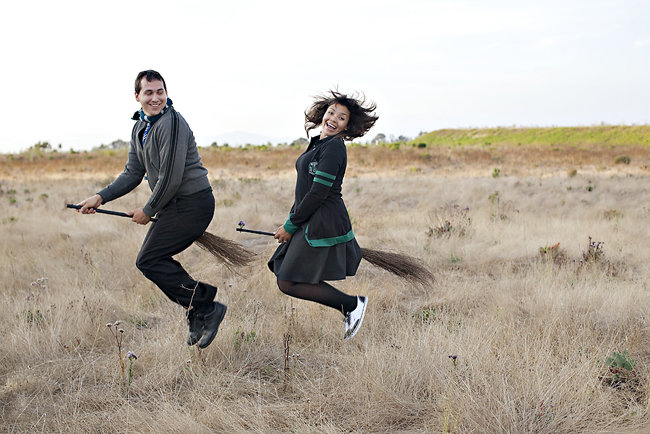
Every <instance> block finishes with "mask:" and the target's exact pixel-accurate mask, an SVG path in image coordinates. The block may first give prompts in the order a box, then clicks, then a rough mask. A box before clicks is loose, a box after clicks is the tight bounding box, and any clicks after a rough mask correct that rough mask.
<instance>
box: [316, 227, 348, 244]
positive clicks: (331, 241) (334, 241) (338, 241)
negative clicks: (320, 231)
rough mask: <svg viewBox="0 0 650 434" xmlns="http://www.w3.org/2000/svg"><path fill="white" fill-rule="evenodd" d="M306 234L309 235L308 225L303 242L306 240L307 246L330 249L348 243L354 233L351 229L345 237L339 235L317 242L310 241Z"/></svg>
mask: <svg viewBox="0 0 650 434" xmlns="http://www.w3.org/2000/svg"><path fill="white" fill-rule="evenodd" d="M308 233H309V225H307V227H306V228H305V240H307V244H309V245H310V246H311V247H331V246H335V245H337V244H341V243H347V242H348V241H350V240H352V239H353V238H354V232H353V231H352V229H350V232H348V233H347V234H345V235H339V236H338V237H331V238H321V239H318V240H310V239H309V236H308Z"/></svg>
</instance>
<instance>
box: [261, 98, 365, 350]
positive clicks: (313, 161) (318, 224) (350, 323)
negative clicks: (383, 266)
mask: <svg viewBox="0 0 650 434" xmlns="http://www.w3.org/2000/svg"><path fill="white" fill-rule="evenodd" d="M375 109H376V105H375V104H373V103H369V104H366V101H365V98H363V97H361V98H359V97H351V96H347V95H345V94H342V93H339V92H337V91H330V92H329V94H326V95H323V96H319V97H316V99H315V100H314V103H313V104H312V105H311V107H310V108H309V109H307V111H305V132H306V133H307V135H309V132H310V131H311V130H313V129H314V128H317V127H318V126H320V128H321V131H320V134H319V135H316V136H314V137H312V138H311V141H310V143H309V146H308V147H307V150H306V151H305V152H304V153H303V154H302V155H300V157H298V160H297V161H296V171H297V180H296V189H295V201H294V203H293V206H292V207H291V211H290V213H289V217H288V219H287V221H286V223H284V225H282V226H280V227H279V228H278V229H277V231H276V232H275V235H274V236H275V238H276V239H277V240H278V242H279V243H281V244H280V245H279V246H278V248H277V249H276V251H275V253H274V254H273V256H272V257H271V259H270V260H269V262H268V266H269V268H270V269H271V271H273V272H274V273H275V275H276V276H277V281H278V287H279V288H280V291H282V292H283V293H285V294H287V295H290V296H292V297H296V298H300V299H303V300H310V301H314V302H316V303H319V304H322V305H325V306H329V307H331V308H333V309H336V310H337V311H339V312H341V313H342V314H343V316H344V320H345V335H344V339H345V340H347V339H350V338H351V337H353V336H354V335H355V334H356V333H357V332H358V331H359V328H360V327H361V323H362V322H363V317H364V315H365V312H366V306H367V304H368V298H367V297H365V296H360V295H356V296H354V295H347V294H345V293H343V292H341V291H339V290H338V289H336V288H335V287H333V286H332V285H330V284H329V283H326V281H331V280H343V279H345V278H346V276H354V275H355V273H356V271H357V268H358V267H359V263H360V262H361V259H362V251H361V248H360V247H359V244H357V241H356V239H355V237H354V232H353V231H352V224H351V222H350V217H349V215H348V211H347V208H346V207H345V203H344V202H343V198H342V196H341V186H342V184H343V177H344V176H345V169H346V167H347V151H346V148H345V143H344V140H352V139H355V138H357V137H362V136H363V135H364V134H366V133H367V132H368V130H370V128H371V127H372V126H373V125H374V124H375V122H376V121H377V119H378V117H377V116H375V115H374V111H375Z"/></svg>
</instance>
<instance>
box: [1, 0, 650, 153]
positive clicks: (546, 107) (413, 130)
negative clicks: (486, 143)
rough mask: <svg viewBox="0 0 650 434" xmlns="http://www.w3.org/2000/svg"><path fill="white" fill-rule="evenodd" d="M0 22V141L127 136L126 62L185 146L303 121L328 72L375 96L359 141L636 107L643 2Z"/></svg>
mask: <svg viewBox="0 0 650 434" xmlns="http://www.w3.org/2000/svg"><path fill="white" fill-rule="evenodd" d="M0 38H1V40H2V44H1V45H0V52H1V53H2V66H1V67H0V83H1V86H2V93H1V94H0V95H1V97H2V104H1V105H0V116H1V119H2V128H1V129H0V152H16V151H20V150H24V149H26V148H28V147H29V146H31V145H33V144H35V143H36V142H38V141H49V142H50V143H52V145H54V146H55V147H56V146H58V144H59V143H61V144H62V145H63V149H70V148H71V147H72V148H74V149H76V150H82V149H90V148H93V147H96V146H99V145H100V144H102V143H109V142H111V141H113V140H115V139H123V140H128V138H129V136H130V131H131V127H132V125H133V121H131V120H130V116H131V115H132V114H133V112H134V111H135V110H136V109H137V108H139V106H138V104H137V102H136V101H135V99H134V96H133V81H134V78H135V75H136V74H137V73H138V71H140V70H143V69H156V70H158V71H159V72H161V73H162V74H163V76H164V77H165V80H166V82H167V87H168V92H169V96H170V97H171V98H172V99H173V101H174V105H175V107H176V109H177V110H178V111H179V112H181V113H182V114H183V115H184V116H185V118H186V119H187V120H188V122H189V124H190V126H191V128H192V129H193V130H194V133H195V136H196V138H197V142H198V143H199V145H201V146H207V145H209V144H210V143H211V142H212V141H214V140H217V141H218V142H219V143H220V144H221V143H223V141H224V140H226V141H228V140H229V141H231V144H234V143H233V141H236V139H234V138H233V137H235V136H233V135H232V133H234V132H239V133H242V132H245V133H247V134H250V136H247V137H253V138H256V139H257V140H258V141H260V142H262V141H266V140H271V141H272V142H274V143H276V142H278V141H292V140H294V139H296V138H298V137H301V136H304V130H303V111H304V109H305V108H306V107H307V105H308V104H309V103H310V100H311V96H313V95H315V94H318V93H321V92H323V91H326V90H327V89H329V88H334V87H338V88H339V90H341V91H345V92H352V91H363V92H364V93H365V94H366V95H367V96H368V97H369V98H370V99H372V100H374V101H375V102H376V103H377V105H378V114H379V116H380V120H379V121H378V122H377V124H376V126H375V128H374V129H373V130H371V131H370V133H369V134H368V137H366V138H364V139H367V140H370V139H371V138H372V137H374V135H376V134H378V133H384V134H386V135H387V136H389V135H391V134H392V135H395V136H399V135H405V136H409V137H414V136H416V135H417V134H418V133H419V132H420V131H431V130H435V129H440V128H457V127H484V126H488V127H491V126H512V125H516V126H553V125H557V126H566V125H594V124H599V123H601V122H605V123H609V124H647V123H650V86H649V79H650V2H648V1H647V0H643V1H641V0H620V1H603V0H588V1H587V0H584V1H583V0H557V1H556V0H551V1H525V0H520V1H505V0H496V1H489V0H486V1H473V0H458V1H425V0H394V1H393V0H346V1H339V0H331V1H319V2H313V1H305V0H295V1H294V0H290V1H282V0H278V1H274V2H271V1H261V0H249V1H244V2H238V1H232V0H231V1H228V2H222V1H207V0H205V1H204V0H186V1H183V2H180V1H164V0H163V1H156V2H135V1H122V0H114V1H106V2H95V1H89V0H83V1H66V0H61V1H58V2H55V1H31V0H22V1H9V0H0ZM253 135H256V136H253ZM364 139H362V140H364Z"/></svg>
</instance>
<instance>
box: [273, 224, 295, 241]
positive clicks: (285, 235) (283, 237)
mask: <svg viewBox="0 0 650 434" xmlns="http://www.w3.org/2000/svg"><path fill="white" fill-rule="evenodd" d="M273 238H275V239H276V240H278V243H286V242H287V241H289V240H290V239H291V234H290V233H289V232H287V231H285V230H284V226H280V227H279V228H278V230H277V231H275V234H274V235H273Z"/></svg>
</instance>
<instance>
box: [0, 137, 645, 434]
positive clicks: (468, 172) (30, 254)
mask: <svg viewBox="0 0 650 434" xmlns="http://www.w3.org/2000/svg"><path fill="white" fill-rule="evenodd" d="M245 152H248V153H247V154H245ZM297 152H299V151H298V150H296V149H292V148H285V149H278V150H272V151H255V152H251V151H243V152H240V151H230V152H229V153H226V152H221V151H208V152H204V162H205V163H206V165H207V166H208V168H209V170H210V174H211V180H212V184H213V188H214V193H215V197H216V199H217V203H218V207H217V210H216V212H215V218H214V220H213V222H212V224H211V226H210V228H209V229H208V230H209V231H210V232H212V233H215V234H218V235H220V236H224V237H227V238H231V239H233V240H236V241H238V242H240V243H242V244H243V245H244V246H246V247H247V248H249V249H252V250H254V251H255V252H257V253H259V256H258V258H257V259H256V261H255V263H254V265H252V266H250V267H247V268H245V269H241V270H239V274H237V273H232V272H231V271H229V270H228V269H227V268H225V267H224V266H222V265H219V264H217V263H215V261H214V260H213V258H212V256H211V255H209V254H208V253H206V252H205V251H203V250H201V249H199V248H198V247H196V246H193V247H191V248H190V249H188V250H187V251H186V252H184V253H183V254H181V255H179V257H178V259H179V260H180V261H181V262H182V263H183V264H184V265H185V266H186V267H187V269H188V270H189V271H190V272H191V274H192V275H193V276H195V277H196V278H199V279H205V280H207V281H210V282H213V283H215V284H217V285H218V286H219V293H218V295H217V297H218V300H220V301H222V302H224V303H226V304H227V305H228V307H229V309H228V314H227V316H226V319H225V320H224V323H223V325H222V328H221V330H220V331H219V334H218V335H217V338H216V339H215V341H214V343H213V344H212V345H211V346H210V347H209V348H208V349H207V350H205V351H203V352H201V353H199V352H198V351H197V349H196V348H195V347H188V346H187V345H185V338H186V332H187V330H186V324H185V321H184V316H183V311H182V309H180V308H179V307H177V306H176V305H173V304H172V303H170V302H169V301H168V300H167V299H166V298H165V297H164V295H163V294H162V293H161V292H160V291H159V290H158V289H157V288H156V287H155V286H154V285H153V284H152V283H150V282H149V281H147V280H146V279H145V278H144V277H143V276H142V275H141V274H140V272H139V271H138V270H137V269H136V268H135V265H134V261H135V257H136V255H137V251H138V249H139V246H140V243H141V241H142V238H143V237H144V234H145V230H146V228H143V227H141V226H138V225H135V224H132V223H131V222H130V221H129V220H128V219H122V218H119V217H111V216H106V215H92V216H82V215H80V214H77V213H75V212H74V211H72V210H68V209H64V206H63V205H64V203H65V202H76V201H79V200H81V199H83V198H85V197H87V196H88V195H89V194H91V193H93V192H95V191H97V190H98V189H99V188H101V187H102V186H103V184H104V183H105V182H106V181H108V180H110V179H109V178H111V177H112V176H114V175H115V174H116V173H117V172H119V171H120V170H121V167H122V166H123V164H124V155H119V153H118V155H115V156H112V157H111V156H109V155H100V154H96V155H95V156H94V157H93V158H88V156H87V155H86V156H84V155H83V154H78V155H75V156H69V157H70V158H61V159H48V158H46V157H44V158H41V159H39V158H36V159H34V160H32V162H29V161H28V159H23V160H16V159H14V160H13V161H12V160H10V159H9V158H8V157H3V160H2V164H0V202H1V203H2V207H1V208H0V224H1V227H2V234H3V236H2V242H1V244H0V255H1V257H2V260H1V264H2V267H1V268H0V282H1V283H0V284H1V285H2V292H1V296H0V297H1V299H0V301H1V302H2V303H3V306H4V308H3V310H2V315H0V327H1V328H2V334H1V336H2V339H3V341H4V345H2V348H1V349H0V357H1V358H2V364H1V365H0V379H1V383H0V386H1V387H2V389H1V392H0V404H1V405H2V411H1V412H0V425H1V426H2V427H3V428H4V431H9V432H12V431H17V432H24V431H28V432H33V431H39V432H40V431H43V432H62V431H65V432H331V433H334V432H348V431H355V432H414V431H415V432H622V431H625V432H631V431H638V432H643V431H644V430H647V429H648V393H647V388H648V379H649V378H648V376H649V370H648V363H649V362H650V350H648V348H649V346H648V344H649V343H650V342H649V341H650V340H649V337H650V335H649V331H650V330H649V328H648V323H647V321H648V313H649V312H648V306H650V303H649V302H650V296H649V294H648V289H649V288H648V282H649V281H650V271H649V266H648V264H649V263H650V249H648V245H650V235H649V234H650V232H649V231H648V230H647V226H648V221H649V219H650V206H649V205H648V204H649V203H650V200H649V199H650V197H649V193H648V170H647V165H648V157H647V152H646V153H645V154H644V153H643V152H642V151H641V150H638V152H637V150H635V149H631V148H628V149H626V150H625V151H624V152H623V153H625V154H627V155H629V156H630V157H631V163H630V164H615V162H614V159H615V158H616V156H617V155H619V153H620V150H609V151H607V150H594V151H593V153H592V152H590V151H589V150H582V151H579V153H577V152H578V151H575V152H569V151H567V153H565V154H563V155H564V158H561V157H560V154H558V153H557V152H558V151H552V150H542V149H539V150H535V149H528V152H523V151H519V150H518V149H514V150H513V151H511V152H513V153H511V152H509V151H507V150H499V149H496V150H491V151H489V150H485V149H471V148H470V149H453V150H452V149H447V150H443V149H438V150H433V149H426V150H424V151H422V150H417V149H401V150H399V151H391V150H387V149H384V148H374V147H371V148H351V149H350V162H349V167H350V169H349V176H348V177H347V178H346V181H345V183H344V197H345V199H346V203H347V205H348V208H349V210H350V214H351V216H352V219H353V224H354V227H355V233H356V234H357V237H358V240H359V244H360V245H361V246H362V247H367V248H378V249H392V250H396V251H402V252H406V253H409V254H411V255H413V256H416V257H419V258H421V259H422V260H423V261H424V262H425V263H426V264H427V265H428V266H430V267H431V269H432V270H433V271H434V273H435V276H436V283H435V284H434V285H433V286H432V287H430V288H421V287H416V286H411V285H410V284H408V283H406V282H404V281H402V280H399V279H397V278H394V277H393V276H391V275H389V274H387V273H386V272H384V271H382V270H379V269H377V268H373V267H372V266H370V265H369V264H368V263H367V262H362V265H361V267H360V270H359V273H358V274H357V276H355V277H354V278H350V279H348V280H346V281H344V282H340V283H338V284H337V286H338V287H340V288H341V289H342V290H344V291H347V292H349V293H353V294H356V293H358V294H365V295H367V296H369V300H370V302H369V307H368V313H367V316H366V319H365V321H364V325H363V327H362V329H361V330H360V332H359V334H358V335H357V336H356V337H355V338H354V339H352V340H351V341H348V342H345V343H344V342H343V340H342V336H343V331H344V330H343V324H342V321H341V318H340V315H339V314H337V313H336V312H334V311H333V310H331V309H327V308H324V307H320V306H318V305H315V304H312V303H308V302H305V301H301V300H292V299H290V298H288V297H286V296H285V295H283V294H281V293H280V292H279V291H278V290H277V288H276V286H275V283H274V278H273V277H274V276H273V275H272V273H270V272H269V271H268V269H267V268H266V260H267V258H268V257H269V256H270V254H271V253H272V251H273V249H274V247H275V245H274V243H273V241H272V240H271V239H269V237H264V236H254V235H248V234H241V233H238V232H236V231H235V227H236V225H237V222H239V220H241V219H243V220H245V221H246V224H247V227H249V228H252V229H261V230H269V231H272V230H274V229H275V228H276V227H277V226H278V225H280V224H281V223H283V221H284V219H285V217H286V213H287V211H288V207H289V206H290V205H291V201H292V195H293V191H292V190H293V182H294V176H293V172H292V168H291V166H292V164H293V161H294V160H295V158H296V156H297V155H296V153H297ZM424 152H428V153H429V154H430V156H429V157H426V158H423V157H422V154H423V153H424ZM607 152H609V153H607ZM244 154H245V156H244ZM497 156H498V157H499V158H497ZM496 167H498V168H500V169H501V170H500V174H499V176H498V177H493V176H492V175H493V173H494V168H496ZM574 169H575V170H576V173H575V174H574V173H572V172H571V171H572V170H574ZM147 195H148V191H147V189H146V187H145V186H141V187H139V189H138V190H137V191H136V192H134V193H132V194H131V195H128V196H126V197H124V198H121V199H119V200H117V201H115V202H114V203H111V204H109V205H107V206H106V208H107V209H114V210H129V209H131V208H133V207H136V206H138V205H140V204H141V203H142V202H143V201H144V200H145V199H146V197H147ZM589 237H592V238H593V240H594V241H602V242H604V245H603V246H602V247H603V251H604V256H598V257H597V259H595V260H587V261H585V260H584V255H585V253H588V252H589V246H588V240H589ZM558 242H559V243H560V245H559V246H558V247H557V248H556V249H557V250H556V251H561V254H562V258H563V260H562V261H555V262H554V261H553V260H552V258H551V259H549V258H545V257H542V256H541V255H540V248H544V247H546V248H550V247H551V246H554V245H555V244H556V243H558ZM587 258H589V256H588V255H587ZM116 320H120V321H121V324H120V327H121V328H122V329H123V330H124V333H123V345H122V346H123V349H122V351H123V356H125V355H126V351H134V352H135V353H136V354H137V355H138V356H139V359H138V360H136V361H134V363H133V375H132V379H131V383H130V385H129V384H128V381H127V382H126V383H125V382H124V381H123V380H122V376H121V369H120V364H119V359H118V352H117V347H116V344H115V340H114V338H113V336H112V335H111V333H110V331H109V329H108V328H107V327H106V324H107V323H113V322H115V321H116ZM624 350H628V351H629V354H630V356H631V357H632V358H633V359H634V360H635V361H636V365H635V368H634V371H633V372H630V373H628V375H627V376H626V377H625V378H624V380H625V381H622V382H620V383H619V384H618V385H617V386H616V387H615V386H613V385H612V383H611V381H610V380H612V376H613V373H612V372H611V371H610V370H608V367H607V365H606V362H605V361H606V359H607V357H609V356H611V355H613V353H614V352H619V353H620V352H623V351H624ZM449 356H456V358H451V357H449ZM126 366H127V370H128V361H127V365H126ZM126 375H127V378H128V372H127V373H126Z"/></svg>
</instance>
